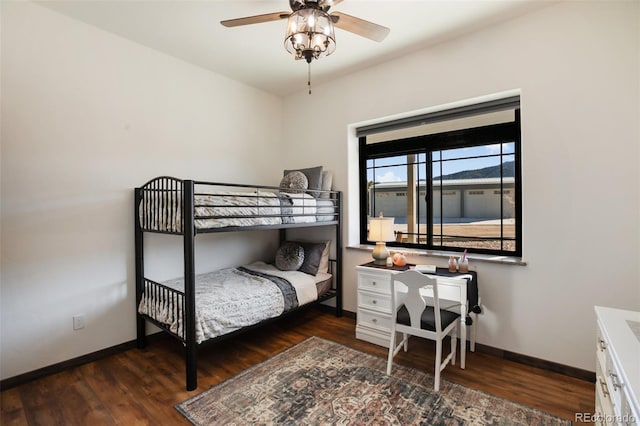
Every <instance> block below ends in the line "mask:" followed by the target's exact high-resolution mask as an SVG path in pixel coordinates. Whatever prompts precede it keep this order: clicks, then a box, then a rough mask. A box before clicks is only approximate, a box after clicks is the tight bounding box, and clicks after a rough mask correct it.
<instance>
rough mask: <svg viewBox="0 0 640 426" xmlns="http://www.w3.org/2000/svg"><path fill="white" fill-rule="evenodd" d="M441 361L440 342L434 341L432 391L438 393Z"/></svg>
mask: <svg viewBox="0 0 640 426" xmlns="http://www.w3.org/2000/svg"><path fill="white" fill-rule="evenodd" d="M441 359H442V340H436V368H435V374H434V378H433V390H435V391H436V392H438V391H439V390H440V368H441V367H442V366H441V365H440V364H441V361H440V360H441Z"/></svg>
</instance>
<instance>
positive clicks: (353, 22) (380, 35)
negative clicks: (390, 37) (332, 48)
mask: <svg viewBox="0 0 640 426" xmlns="http://www.w3.org/2000/svg"><path fill="white" fill-rule="evenodd" d="M331 18H332V20H333V23H334V25H335V26H336V27H338V28H341V29H343V30H345V31H349V32H351V33H354V34H358V35H359V36H362V37H366V38H368V39H371V40H373V41H382V40H384V39H385V37H386V36H387V34H389V31H391V30H390V29H389V28H387V27H383V26H382V25H378V24H374V23H373V22H369V21H365V20H364V19H360V18H356V17H355V16H351V15H347V14H346V13H342V12H334V13H332V14H331Z"/></svg>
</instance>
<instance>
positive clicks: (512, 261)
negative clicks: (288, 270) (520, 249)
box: [347, 244, 527, 266]
mask: <svg viewBox="0 0 640 426" xmlns="http://www.w3.org/2000/svg"><path fill="white" fill-rule="evenodd" d="M374 247H375V246H372V245H367V244H355V245H350V246H347V249H351V250H360V251H369V252H370V251H372V250H373V248H374ZM387 248H388V249H389V251H390V252H392V253H393V252H402V253H405V254H407V255H409V256H425V257H441V258H445V259H448V258H449V257H450V256H455V257H456V258H457V257H459V256H460V254H461V253H459V252H453V251H436V250H418V249H400V250H397V249H396V248H395V247H387ZM467 258H468V259H470V260H473V261H479V262H487V263H499V264H503V265H517V266H526V265H527V262H525V261H524V260H522V258H521V257H517V256H496V255H491V254H477V253H469V254H467Z"/></svg>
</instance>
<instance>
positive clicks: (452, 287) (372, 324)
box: [356, 265, 477, 368]
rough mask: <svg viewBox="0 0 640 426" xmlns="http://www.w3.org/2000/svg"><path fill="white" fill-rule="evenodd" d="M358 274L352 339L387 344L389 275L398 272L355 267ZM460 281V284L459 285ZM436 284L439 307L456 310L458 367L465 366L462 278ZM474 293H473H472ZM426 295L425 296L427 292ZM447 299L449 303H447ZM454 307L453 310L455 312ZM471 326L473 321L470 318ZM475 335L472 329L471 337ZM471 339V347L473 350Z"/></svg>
mask: <svg viewBox="0 0 640 426" xmlns="http://www.w3.org/2000/svg"><path fill="white" fill-rule="evenodd" d="M356 272H357V275H358V312H357V324H356V338H358V339H361V340H366V341H368V342H371V343H375V344H377V345H380V346H384V347H389V341H390V337H391V336H390V333H391V321H392V320H393V319H392V315H393V313H394V309H393V307H392V306H391V274H396V273H398V272H401V271H396V270H393V269H386V268H375V267H368V266H364V265H361V266H356ZM462 283H464V284H462ZM462 283H461V282H455V283H451V284H448V285H441V286H439V287H438V289H439V296H440V299H441V300H442V301H441V306H442V307H446V306H449V305H451V304H453V305H455V306H456V308H457V309H459V312H460V322H461V323H460V341H461V345H460V346H461V348H460V368H465V360H466V349H467V326H466V317H467V313H468V299H467V285H466V280H465V281H462ZM476 295H477V293H476ZM427 296H428V295H427ZM448 301H451V302H452V303H451V304H450V303H447V302H448ZM457 309H456V311H457ZM474 327H475V321H474ZM474 335H475V332H474V331H472V333H471V336H472V338H473V336H474ZM474 343H475V342H473V341H472V342H471V348H472V350H473V349H474Z"/></svg>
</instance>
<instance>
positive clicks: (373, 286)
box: [358, 272, 391, 294]
mask: <svg viewBox="0 0 640 426" xmlns="http://www.w3.org/2000/svg"><path fill="white" fill-rule="evenodd" d="M358 287H359V288H361V289H363V290H367V291H373V292H378V293H384V294H391V277H390V276H389V275H388V274H384V275H383V274H380V275H375V274H365V273H362V272H361V273H359V274H358Z"/></svg>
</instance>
